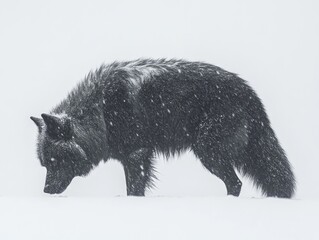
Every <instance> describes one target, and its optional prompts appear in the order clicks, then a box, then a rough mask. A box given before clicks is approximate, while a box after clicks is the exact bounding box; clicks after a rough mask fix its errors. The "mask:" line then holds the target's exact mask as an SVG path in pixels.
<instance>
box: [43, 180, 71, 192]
mask: <svg viewBox="0 0 319 240" xmlns="http://www.w3.org/2000/svg"><path fill="white" fill-rule="evenodd" d="M71 181H72V179H71V180H69V181H67V182H62V183H61V184H59V185H55V184H46V185H45V187H44V189H43V191H44V192H45V193H48V194H60V193H63V192H64V191H65V189H66V188H67V187H68V186H69V184H70V183H71Z"/></svg>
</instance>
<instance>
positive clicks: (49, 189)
mask: <svg viewBox="0 0 319 240" xmlns="http://www.w3.org/2000/svg"><path fill="white" fill-rule="evenodd" d="M43 192H45V193H52V187H50V185H49V184H46V185H45V186H44V189H43Z"/></svg>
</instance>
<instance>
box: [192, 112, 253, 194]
mask: <svg viewBox="0 0 319 240" xmlns="http://www.w3.org/2000/svg"><path fill="white" fill-rule="evenodd" d="M215 119H216V118H213V117H212V118H210V119H208V118H207V119H206V120H205V121H204V122H203V123H202V124H201V125H200V129H199V132H198V136H197V139H196V142H195V143H194V144H193V146H192V149H193V152H194V154H195V155H196V156H197V158H199V160H200V161H201V163H202V164H203V165H204V167H205V168H206V169H208V171H210V172H211V173H212V174H214V175H216V176H217V177H218V178H220V179H221V180H222V181H223V182H224V183H225V185H226V188H227V194H228V195H233V196H239V194H240V191H241V186H242V182H241V181H240V179H239V178H238V176H237V174H236V172H235V170H234V165H235V161H234V159H235V158H241V157H242V156H243V152H244V151H245V150H244V148H245V145H246V143H247V139H246V137H245V136H246V132H245V127H244V124H245V123H243V122H242V121H234V122H235V123H236V122H237V124H232V125H231V126H230V123H229V122H224V123H223V122H221V121H220V120H219V122H218V123H216V120H215Z"/></svg>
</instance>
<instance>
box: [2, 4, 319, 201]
mask: <svg viewBox="0 0 319 240" xmlns="http://www.w3.org/2000/svg"><path fill="white" fill-rule="evenodd" d="M318 12H319V2H318V1H316V0H313V1H310V0H303V1H292V0H290V1H288V0H287V1H284V0H283V1H269V0H268V1H253V0H251V1H249V0H244V1H236V0H229V1H225V0H223V1H212V0H209V1H199V0H194V1H193V0H190V1H173V0H161V1H147V0H143V1H118V0H117V1H93V0H90V1H5V0H2V1H1V2H0V66H1V68H0V81H1V88H0V91H1V94H0V98H1V99H0V109H1V118H0V121H1V122H0V123H1V124H0V127H1V131H0V132H1V136H0V141H1V142H0V146H1V159H0V169H1V174H0V192H1V195H39V194H42V189H43V185H44V178H45V169H43V168H41V167H40V164H39V161H38V160H37V159H36V154H35V141H36V133H37V129H36V127H35V126H34V124H33V123H32V121H31V120H30V119H29V116H31V115H34V116H39V115H40V114H41V113H43V112H48V111H49V110H50V109H51V108H52V107H53V106H54V105H55V104H57V103H58V102H59V101H60V100H62V99H63V98H64V97H65V96H66V94H67V92H68V91H70V90H71V89H72V87H74V86H75V84H76V83H77V82H78V81H79V80H81V79H82V78H83V77H84V75H85V74H86V73H88V71H89V70H91V69H92V68H96V67H98V66H99V65H100V64H101V63H103V62H106V63H108V62H111V61H114V60H129V59H135V58H139V57H153V58H158V57H167V58H171V57H174V58H185V59H187V60H203V61H206V62H209V63H212V64H215V65H218V66H220V67H222V68H225V69H226V70H228V71H232V72H235V73H238V74H239V75H240V76H241V77H243V78H244V79H246V80H248V81H249V83H250V85H251V86H253V87H254V89H255V90H256V91H257V93H258V94H259V96H260V97H261V99H262V100H263V102H264V104H265V107H266V110H267V112H268V114H269V117H270V120H271V122H272V125H273V128H274V130H275V132H276V133H277V136H278V138H279V140H280V141H281V143H282V146H283V148H284V149H285V150H286V152H287V155H288V158H289V160H290V162H291V163H292V165H293V166H294V169H295V173H296V176H297V180H298V192H297V197H298V198H313V197H316V198H319V188H318V187H317V186H318V185H319V178H318V177H317V175H318V169H319V161H318V154H317V152H318V150H317V147H318V136H319V127H318V125H319V124H318V123H319V114H318V103H319V97H318V93H317V92H318V90H319V73H318V69H319V44H318V43H319V15H318ZM158 170H159V178H160V179H161V181H160V182H158V184H157V186H158V188H157V189H155V190H154V191H153V192H152V194H153V195H158V194H162V195H224V194H225V188H224V186H223V184H222V183H221V181H220V180H218V179H217V178H216V177H214V176H212V175H210V173H208V172H206V171H205V170H204V168H202V167H201V165H200V163H199V162H198V161H197V160H195V158H194V157H193V156H192V155H191V154H188V155H184V156H182V157H181V158H180V159H176V160H173V161H168V162H166V161H164V160H163V159H162V158H159V159H158ZM124 193H125V185H124V174H123V170H122V168H121V166H120V165H119V164H118V163H116V162H110V163H108V164H106V165H103V164H102V165H101V166H99V167H98V168H97V169H96V170H95V171H94V172H92V174H91V175H90V176H88V177H87V178H85V179H82V178H81V179H80V178H78V179H75V180H74V182H73V183H71V185H70V187H69V189H68V190H67V191H66V193H65V194H67V195H103V196H104V195H106V196H114V195H119V194H124ZM243 195H246V196H258V193H257V192H256V191H254V190H252V189H251V185H249V184H246V182H245V185H244V189H243Z"/></svg>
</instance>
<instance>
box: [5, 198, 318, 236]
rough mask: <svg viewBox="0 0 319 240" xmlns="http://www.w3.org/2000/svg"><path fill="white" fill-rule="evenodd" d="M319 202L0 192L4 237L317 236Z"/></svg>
mask: <svg viewBox="0 0 319 240" xmlns="http://www.w3.org/2000/svg"><path fill="white" fill-rule="evenodd" d="M318 217H319V202H318V201H311V200H284V199H274V198H265V199H258V198H235V197H145V198H138V197H122V196H121V197H113V198H98V197H95V198H83V197H82V198H78V197H37V198H35V197H30V198H21V197H20V198H13V197H0V236H1V239H5V240H7V239H8V240H9V239H24V240H27V239H32V240H37V239H46V240H49V239H54V240H64V239H67V240H70V239H78V240H80V239H86V240H87V239H95V240H96V239H112V240H114V239H125V240H126V239H131V240H133V239H138V240H143V239H148V240H149V239H152V240H155V239H160V240H164V239H174V240H177V239H182V240H187V239H196V240H197V239H198V240H202V239H218V240H221V239H244V240H249V239H252V240H256V239H258V240H262V239H267V240H273V239H278V240H279V239H280V240H284V239H287V240H288V239H289V240H293V239H307V240H311V239H314V240H315V239H319V233H318V229H317V228H318Z"/></svg>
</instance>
